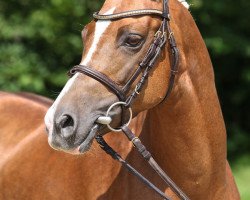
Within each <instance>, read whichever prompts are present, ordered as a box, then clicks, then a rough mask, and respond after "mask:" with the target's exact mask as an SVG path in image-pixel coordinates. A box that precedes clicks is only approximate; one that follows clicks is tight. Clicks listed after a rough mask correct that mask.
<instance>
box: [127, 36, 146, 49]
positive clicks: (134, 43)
mask: <svg viewBox="0 0 250 200" xmlns="http://www.w3.org/2000/svg"><path fill="white" fill-rule="evenodd" d="M142 41H143V38H142V37H141V36H140V35H137V34H129V35H128V37H127V38H126V39H125V41H124V44H125V46H128V47H132V48H135V47H139V46H140V45H141V43H142Z"/></svg>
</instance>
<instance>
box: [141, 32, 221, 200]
mask: <svg viewBox="0 0 250 200" xmlns="http://www.w3.org/2000/svg"><path fill="white" fill-rule="evenodd" d="M194 37H196V44H195V45H196V48H198V49H199V52H197V50H196V49H195V46H194V48H193V47H192V44H190V46H189V49H188V53H187V52H185V48H182V47H181V48H180V50H181V63H180V67H181V69H180V74H179V76H178V79H177V80H176V83H175V88H174V90H173V91H172V93H171V95H170V97H169V99H168V100H167V101H166V102H164V103H162V104H161V105H158V106H157V107H155V108H154V109H152V110H151V111H149V112H148V115H147V118H146V121H145V126H144V132H143V134H142V135H141V137H142V138H143V140H144V141H145V143H146V145H147V146H148V147H149V148H150V150H151V151H152V153H153V155H154V157H155V158H156V160H157V161H159V162H160V165H161V166H162V167H163V168H164V169H165V170H166V171H167V173H168V174H169V175H170V176H171V177H172V178H173V179H174V180H175V181H176V183H177V184H179V185H181V186H183V187H184V188H185V189H186V191H188V190H189V189H190V190H191V188H197V191H199V192H197V195H199V193H200V194H203V195H204V194H208V191H209V192H210V194H211V192H212V193H216V192H218V190H223V189H224V188H223V187H224V185H225V169H226V134H225V132H226V131H225V126H224V121H223V117H222V113H221V109H220V105H219V101H218V97H217V92H216V89H215V85H214V77H213V76H214V75H213V70H212V66H211V62H210V59H209V55H208V53H207V50H206V47H205V45H204V43H203V41H202V39H201V37H200V36H199V34H198V33H197V36H194ZM187 38H188V35H187ZM188 39H189V38H188ZM215 188H216V189H215ZM215 190H216V191H215ZM218 193H219V192H218ZM208 195H209V194H208ZM197 198H199V197H198V196H197Z"/></svg>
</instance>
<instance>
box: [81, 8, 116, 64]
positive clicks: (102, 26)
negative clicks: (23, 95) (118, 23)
mask: <svg viewBox="0 0 250 200" xmlns="http://www.w3.org/2000/svg"><path fill="white" fill-rule="evenodd" d="M115 8H116V7H113V8H111V9H110V10H108V11H107V12H105V13H104V15H110V14H113V12H114V11H115ZM110 23H111V21H110V20H104V21H97V22H96V24H95V34H94V40H93V43H92V45H91V47H90V49H89V51H88V54H87V56H86V57H85V59H84V60H83V61H82V62H81V64H80V65H86V66H87V65H88V63H89V61H90V60H91V58H92V56H93V54H94V53H95V51H96V47H97V45H98V43H99V41H100V39H101V37H102V34H103V33H104V32H105V31H106V30H107V28H108V27H109V25H110Z"/></svg>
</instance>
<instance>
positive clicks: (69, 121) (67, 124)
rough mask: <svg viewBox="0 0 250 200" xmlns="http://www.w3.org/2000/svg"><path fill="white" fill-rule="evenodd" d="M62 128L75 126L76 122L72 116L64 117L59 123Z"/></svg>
mask: <svg viewBox="0 0 250 200" xmlns="http://www.w3.org/2000/svg"><path fill="white" fill-rule="evenodd" d="M59 126H60V128H62V129H63V128H67V127H70V126H72V127H73V126H74V120H73V118H72V117H71V116H70V115H63V116H62V118H61V121H60V123H59Z"/></svg>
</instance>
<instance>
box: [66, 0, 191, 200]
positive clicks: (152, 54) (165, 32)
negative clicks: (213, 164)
mask: <svg viewBox="0 0 250 200" xmlns="http://www.w3.org/2000/svg"><path fill="white" fill-rule="evenodd" d="M146 15H153V16H158V17H160V18H162V23H161V25H160V28H159V30H158V31H157V32H156V34H155V37H154V41H153V42H152V44H151V45H150V47H149V49H148V51H147V53H146V55H145V57H144V58H143V60H142V61H141V62H140V63H139V67H138V68H137V69H136V71H135V72H134V74H133V75H132V76H131V77H130V79H129V80H128V81H127V83H126V84H125V85H124V86H123V87H120V86H118V85H117V84H116V83H115V81H113V80H112V79H110V78H109V77H108V76H106V75H105V74H103V73H102V72H99V71H97V70H95V69H93V68H91V67H88V66H83V65H77V66H75V67H73V68H72V69H71V70H70V71H69V75H70V76H71V77H72V76H73V75H74V74H76V73H78V72H80V73H82V74H85V75H87V76H89V77H91V78H93V79H95V80H97V81H99V82H100V83H102V84H103V85H104V86H106V87H107V88H108V89H110V90H111V91H112V92H113V93H114V94H115V95H116V96H117V97H118V99H119V102H117V103H115V104H113V105H112V106H111V107H110V108H109V110H108V112H107V114H106V118H107V117H109V111H110V110H111V109H113V107H114V106H118V105H119V106H121V108H122V113H124V112H125V110H126V109H129V111H130V120H129V121H131V119H132V110H131V105H132V104H133V102H134V100H135V99H136V97H137V96H138V95H139V94H140V92H141V91H142V89H143V86H144V85H145V82H146V81H147V79H148V76H149V73H150V71H151V69H152V68H153V67H154V65H155V63H156V61H157V58H158V57H159V56H160V54H161V53H162V49H163V48H164V47H165V44H166V42H167V41H168V42H169V46H170V50H171V51H170V52H171V67H170V78H169V87H168V90H167V92H166V95H165V97H164V99H163V101H164V100H165V99H167V98H168V96H169V95H170V93H171V91H172V89H173V86H174V80H175V76H176V73H177V72H178V61H179V51H178V48H177V46H176V41H175V38H174V34H173V32H172V31H171V28H170V23H169V22H170V14H169V6H168V0H163V11H160V10H155V9H143V10H132V11H127V12H121V13H117V14H110V15H100V14H99V13H98V12H95V13H94V14H93V17H94V19H95V20H119V19H123V18H128V17H140V16H146ZM140 75H141V77H140V79H139V81H138V83H137V84H136V86H135V88H134V90H133V91H132V93H131V94H127V93H128V92H129V91H130V89H131V86H132V85H133V83H134V82H135V80H136V79H137V78H138V77H139V76H140ZM121 121H122V126H121V127H120V128H119V129H114V128H112V127H110V125H109V123H110V122H111V120H109V122H106V123H101V122H100V123H101V124H103V125H107V126H108V127H109V128H110V130H112V131H116V132H119V131H122V132H123V133H124V134H125V135H126V136H127V138H128V139H129V140H130V141H131V142H132V143H133V145H134V147H135V148H136V149H137V150H138V152H139V153H140V154H141V155H142V157H143V158H144V159H145V160H146V161H147V162H148V163H149V165H150V166H151V167H152V168H153V169H154V171H156V172H157V173H158V175H159V176H160V177H161V178H162V180H163V181H164V182H165V183H166V184H167V185H168V186H169V187H170V188H171V189H172V190H173V192H174V193H175V194H176V195H177V196H178V197H179V198H180V199H183V200H189V198H188V197H187V195H186V194H185V193H184V192H183V191H182V190H181V189H180V188H179V187H178V186H177V185H176V184H175V183H174V182H173V181H172V180H171V179H170V177H169V176H168V175H167V174H166V173H165V172H164V171H163V170H162V169H161V168H160V166H159V165H158V164H157V163H156V161H155V160H154V159H153V157H152V155H151V153H150V152H149V151H147V149H146V147H145V146H144V145H143V144H142V143H141V141H140V139H139V138H138V137H136V136H135V134H134V133H133V132H132V131H131V130H130V129H129V128H128V124H129V122H128V123H126V124H125V123H124V118H123V115H122V120H121ZM95 139H96V141H97V142H98V143H99V145H100V147H101V148H102V149H103V150H104V151H105V152H106V153H107V154H109V155H110V156H111V157H112V158H113V159H115V160H117V161H119V162H120V163H121V164H122V165H123V166H124V167H125V168H126V169H127V170H128V171H130V172H131V173H132V174H134V175H135V176H136V177H138V178H139V180H140V181H142V182H143V183H144V184H145V185H147V186H148V187H149V188H151V189H152V190H154V191H155V192H156V193H157V194H159V195H160V196H161V197H162V198H164V199H166V200H170V198H169V197H168V196H166V194H165V193H164V192H162V191H161V190H160V189H159V188H158V187H156V186H155V185H154V184H153V183H151V182H150V181H149V180H148V179H146V178H145V177H144V176H143V175H141V174H140V173H139V172H138V171H137V170H136V169H134V168H133V167H132V166H131V165H130V164H128V163H127V162H126V161H125V160H124V159H122V157H121V156H120V155H119V154H118V153H117V152H115V151H114V150H113V149H112V148H111V147H110V146H109V145H108V144H107V143H106V141H105V140H104V138H103V136H102V135H97V136H96V137H95Z"/></svg>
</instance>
